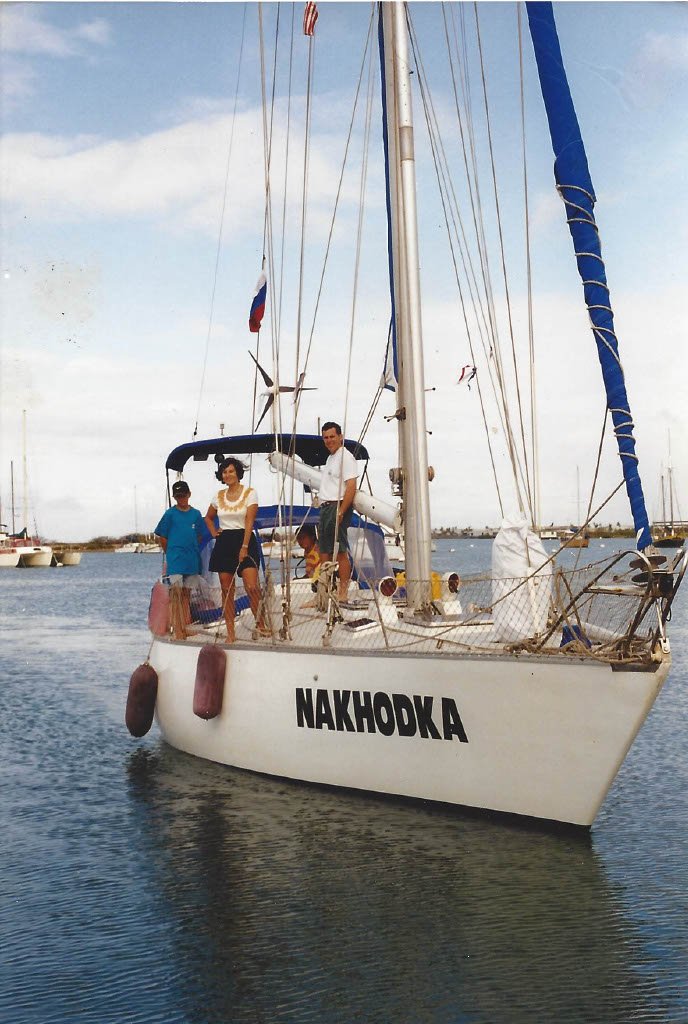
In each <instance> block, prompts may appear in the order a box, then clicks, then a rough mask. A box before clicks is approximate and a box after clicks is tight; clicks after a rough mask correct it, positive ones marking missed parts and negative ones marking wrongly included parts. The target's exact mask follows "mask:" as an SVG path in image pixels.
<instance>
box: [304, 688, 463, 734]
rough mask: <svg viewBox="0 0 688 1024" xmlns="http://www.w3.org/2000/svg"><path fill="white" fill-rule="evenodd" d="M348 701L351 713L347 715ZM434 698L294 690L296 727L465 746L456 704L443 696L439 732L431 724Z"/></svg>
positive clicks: (402, 694) (350, 691)
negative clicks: (415, 737) (373, 733)
mask: <svg viewBox="0 0 688 1024" xmlns="http://www.w3.org/2000/svg"><path fill="white" fill-rule="evenodd" d="M349 701H351V704H352V709H351V710H352V714H353V719H352V717H351V715H350V714H349ZM433 704H434V697H425V696H420V694H414V695H413V699H411V698H410V697H408V696H407V695H406V694H405V693H393V694H391V696H390V695H389V694H387V693H382V692H381V691H378V692H377V693H374V694H371V692H370V691H369V690H363V691H360V690H332V691H331V696H330V692H328V691H327V690H316V691H315V697H314V695H313V690H312V689H310V688H306V689H304V688H302V687H297V688H296V724H297V725H298V726H299V728H304V727H305V728H308V729H323V728H327V729H331V730H333V731H336V732H345V731H346V732H379V733H382V735H383V736H393V735H394V733H395V732H396V733H397V734H398V735H399V736H416V735H419V736H420V737H421V739H424V740H427V739H433V740H441V739H445V740H450V741H451V740H453V738H454V737H456V738H457V739H458V740H459V742H460V743H468V736H467V735H466V730H465V729H464V727H463V722H462V721H461V715H460V714H459V711H458V708H457V706H456V703H455V702H454V700H453V699H452V698H451V697H442V729H441V731H440V729H438V727H437V725H436V724H435V722H434V721H433V717H432V712H433Z"/></svg>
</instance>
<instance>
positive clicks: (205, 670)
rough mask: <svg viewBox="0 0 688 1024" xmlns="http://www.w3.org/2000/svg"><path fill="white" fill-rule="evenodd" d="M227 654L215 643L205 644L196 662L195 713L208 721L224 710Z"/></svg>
mask: <svg viewBox="0 0 688 1024" xmlns="http://www.w3.org/2000/svg"><path fill="white" fill-rule="evenodd" d="M226 665H227V655H226V654H225V652H224V650H223V649H222V648H221V647H218V646H217V645H215V644H204V645H203V647H201V650H200V652H199V655H198V662H197V664H196V682H195V684H194V696H193V713H194V715H196V716H197V717H198V718H204V719H205V720H206V721H207V720H208V719H210V718H217V716H218V715H219V714H220V712H221V711H222V698H223V696H224V689H225V669H226Z"/></svg>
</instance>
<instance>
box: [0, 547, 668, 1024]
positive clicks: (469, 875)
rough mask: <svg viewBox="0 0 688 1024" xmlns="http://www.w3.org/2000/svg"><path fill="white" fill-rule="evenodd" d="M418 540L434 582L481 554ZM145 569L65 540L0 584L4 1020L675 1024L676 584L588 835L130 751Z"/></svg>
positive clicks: (474, 563)
mask: <svg viewBox="0 0 688 1024" xmlns="http://www.w3.org/2000/svg"><path fill="white" fill-rule="evenodd" d="M602 543H603V542H600V541H592V542H591V545H590V548H589V549H588V550H587V551H583V552H580V553H578V552H577V553H575V555H574V553H569V555H568V556H567V557H569V558H571V559H572V558H574V557H579V559H580V561H581V563H583V562H584V561H593V560H596V559H597V558H599V557H600V556H601V555H604V554H608V553H609V552H610V550H612V549H614V548H615V547H617V546H618V542H610V541H607V542H606V547H605V549H604V550H602V549H601V544H602ZM629 543H630V542H629ZM437 546H438V551H437V552H436V554H435V555H434V563H435V567H436V568H437V569H440V570H448V569H453V568H455V569H457V570H458V571H459V572H460V573H462V574H464V573H467V572H470V571H472V570H476V569H478V568H482V567H487V566H488V565H489V551H490V544H489V542H487V541H473V542H469V541H467V540H460V541H438V545H437ZM159 571H160V562H159V558H158V557H157V556H154V555H133V554H131V555H120V554H92V553H88V552H87V553H85V554H84V557H83V559H82V562H81V565H79V566H75V567H69V568H68V567H65V568H59V569H34V570H20V569H17V570H3V571H2V572H0V629H1V631H2V639H1V647H0V650H1V651H2V686H3V715H2V720H1V724H0V730H1V733H0V734H1V736H2V761H3V796H4V798H3V800H2V802H1V803H0V829H1V836H2V838H1V840H0V844H1V847H2V857H1V858H0V877H1V880H2V896H3V901H2V903H3V908H2V918H3V925H2V946H3V953H2V958H1V960H0V1020H1V1021H3V1022H7V1024H53V1022H55V1024H62V1022H70V1024H72V1022H74V1024H77V1022H78V1024H125V1022H141V1024H152V1022H161V1024H177V1022H179V1024H230V1022H231V1024H234V1022H247V1024H249V1022H250V1024H258V1022H273V1021H274V1022H294V1024H296V1022H324V1024H340V1022H341V1024H350V1022H354V1021H360V1022H365V1024H368V1022H380V1024H397V1022H398V1024H407V1022H408V1024H414V1022H423V1024H425V1022H428V1024H430V1022H432V1024H533V1022H534V1021H537V1022H540V1024H542V1022H548V1021H552V1022H554V1021H556V1022H558V1024H567V1022H571V1024H574V1022H575V1024H580V1022H588V1021H590V1022H593V1021H594V1022H609V1024H612V1022H613V1024H629V1022H644V1021H648V1022H649V1021H652V1022H672V1024H674V1022H675V1024H679V1022H686V1021H688V857H687V838H688V757H687V750H688V744H687V742H686V737H687V736H688V688H687V683H688V611H687V607H688V590H687V592H686V593H680V594H679V597H678V599H677V603H676V607H675V608H674V612H673V621H672V622H671V623H670V627H671V634H670V635H671V639H672V649H673V654H674V665H673V669H672V672H671V674H670V676H669V679H668V682H667V684H666V685H665V688H664V690H663V692H662V693H661V694H660V697H659V699H658V701H657V703H656V705H655V707H654V709H653V710H652V712H651V714H650V717H649V718H648V721H647V722H646V724H645V726H644V728H643V730H642V731H641V733H640V736H639V737H638V740H637V741H636V744H635V745H634V747H633V749H632V750H631V752H630V754H629V756H628V758H627V760H626V762H625V764H624V766H623V768H622V770H621V772H620V774H619V776H618V778H617V780H616V782H615V783H614V785H613V787H612V790H611V792H610V793H609V795H608V797H607V799H606V801H605V803H604V805H603V807H602V810H601V812H600V814H599V816H598V818H597V820H596V822H595V824H594V826H593V828H592V830H591V831H590V832H589V833H588V832H584V831H567V830H555V829H552V828H548V827H545V826H542V825H539V824H537V823H532V822H524V821H517V820H513V819H505V818H501V817H499V816H496V815H488V814H481V813H475V812H474V813H470V812H467V811H461V810H458V809H453V808H448V807H441V806H431V805H428V804H424V803H419V802H412V801H403V800H393V799H384V798H380V797H376V796H373V795H369V794H360V793H351V792H340V791H336V790H331V789H327V788H324V787H317V786H308V785H305V784H300V783H292V782H286V781H284V780H279V779H270V778H264V777H261V776H257V775H253V774H250V773H248V772H242V771H240V770H236V769H231V768H227V767H223V766H219V765H215V764H210V763H207V762H203V761H199V760H197V759H194V758H191V757H188V756H186V755H184V754H181V753H179V752H177V751H175V750H173V749H171V748H170V747H168V746H167V745H166V744H164V743H163V742H162V741H161V739H160V736H159V734H158V732H157V729H156V727H155V726H154V727H153V729H152V730H151V732H150V733H149V734H148V735H147V736H146V737H144V738H143V739H142V740H134V739H132V737H131V736H129V734H128V733H127V731H126V728H125V726H124V707H125V701H126V694H127V686H128V680H129V676H130V675H131V672H132V671H133V669H134V668H135V667H136V666H137V665H138V664H140V663H141V662H142V661H144V659H145V657H146V655H147V652H148V647H149V634H148V631H147V628H146V615H147V609H148V601H149V596H150V588H151V586H152V583H153V582H154V580H155V578H156V573H158V572H159ZM593 713H594V709H593Z"/></svg>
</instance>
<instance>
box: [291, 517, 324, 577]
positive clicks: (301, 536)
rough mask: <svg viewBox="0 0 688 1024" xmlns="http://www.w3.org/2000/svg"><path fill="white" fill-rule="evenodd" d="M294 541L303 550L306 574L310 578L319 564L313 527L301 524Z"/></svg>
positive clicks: (318, 550) (316, 540)
mask: <svg viewBox="0 0 688 1024" xmlns="http://www.w3.org/2000/svg"><path fill="white" fill-rule="evenodd" d="M296 543H297V544H299V545H300V546H301V547H302V548H303V551H304V556H305V559H306V576H308V577H310V578H312V577H313V576H315V574H316V570H317V568H318V567H319V565H320V549H319V547H318V538H317V534H316V532H315V527H314V526H309V525H308V524H307V525H305V526H302V527H301V529H300V530H299V532H298V533H297V534H296Z"/></svg>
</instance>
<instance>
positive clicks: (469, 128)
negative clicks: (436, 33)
mask: <svg viewBox="0 0 688 1024" xmlns="http://www.w3.org/2000/svg"><path fill="white" fill-rule="evenodd" d="M450 10H451V11H452V28H453V31H454V45H455V47H456V52H457V61H458V64H459V68H460V81H461V92H462V95H463V103H464V116H465V120H466V134H467V136H468V149H466V143H465V138H464V134H463V121H462V118H461V109H460V105H459V98H458V92H457V90H456V77H455V74H454V65H453V61H452V59H451V43H450V40H449V35H448V32H447V31H446V29H445V37H446V40H447V51H448V53H449V59H450V68H451V73H452V87H453V91H454V103H455V106H456V113H457V118H458V121H459V128H460V131H461V142H462V148H463V155H464V167H465V170H466V181H467V185H468V191H469V198H470V201H471V214H472V217H473V229H474V231H475V239H476V245H477V250H478V258H479V260H480V267H481V271H482V278H483V288H484V294H485V303H486V307H487V318H486V320H485V328H486V330H487V333H488V335H489V336H490V337H491V339H492V342H491V344H492V347H493V349H494V351H495V353H498V352H499V349H500V344H499V333H498V328H497V319H496V315H495V311H494V298H493V288H492V278H491V274H490V260H489V255H488V248H487V240H486V237H485V224H484V217H483V206H482V196H481V192H480V176H479V174H478V160H477V145H476V140H475V130H474V119H473V104H472V99H471V86H470V77H469V74H468V50H467V38H468V34H467V31H466V19H465V11H464V7H463V5H461V9H460V19H461V39H462V50H463V61H461V60H459V57H458V54H459V43H458V36H457V31H456V22H455V20H454V12H453V8H450ZM445 26H446V22H445ZM469 153H470V168H469V165H468V154H469ZM480 310H481V313H482V315H483V316H485V310H484V309H483V306H482V302H481V304H480ZM495 358H497V355H496V354H495Z"/></svg>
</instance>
